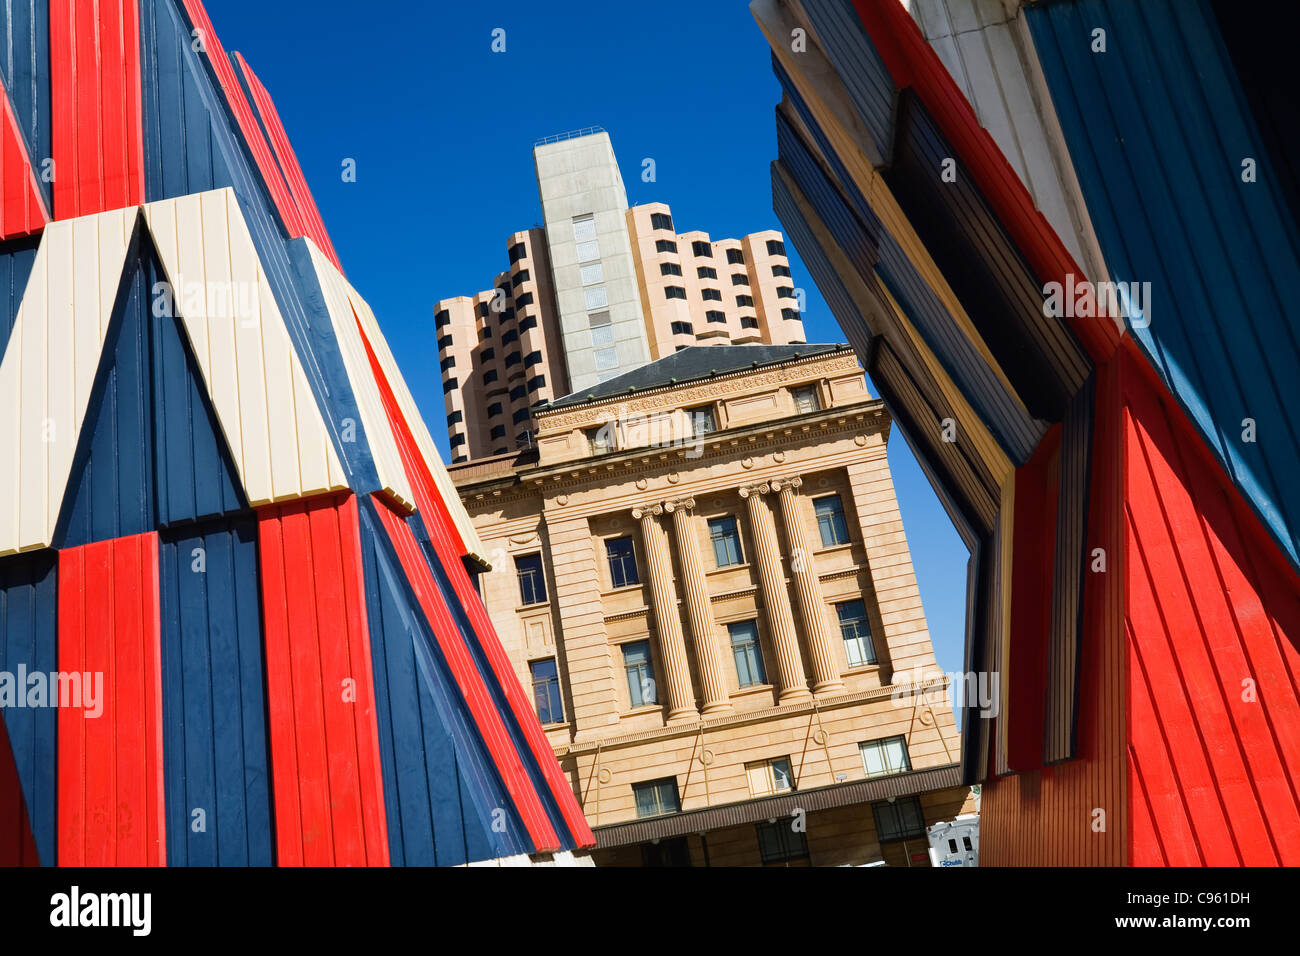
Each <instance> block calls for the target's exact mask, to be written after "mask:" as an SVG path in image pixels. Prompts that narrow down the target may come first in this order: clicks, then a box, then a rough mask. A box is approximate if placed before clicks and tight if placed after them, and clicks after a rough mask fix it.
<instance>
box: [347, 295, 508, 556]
mask: <svg viewBox="0 0 1300 956" xmlns="http://www.w3.org/2000/svg"><path fill="white" fill-rule="evenodd" d="M348 299H349V301H351V303H352V307H353V308H354V309H355V310H356V314H357V318H358V319H360V320H361V327H362V329H364V330H365V333H366V338H367V339H369V340H370V346H371V348H373V349H374V350H375V357H376V358H377V359H379V366H380V368H382V369H383V370H384V375H385V376H386V377H387V378H388V384H389V386H390V387H391V388H392V390H393V396H394V397H395V398H396V399H397V404H398V407H399V408H401V410H402V415H403V416H404V417H405V418H406V424H407V425H408V426H409V427H410V429H411V434H412V435H414V436H415V443H416V445H418V446H419V449H420V454H422V455H423V456H424V461H425V464H427V465H428V466H429V472H430V473H431V474H432V475H433V480H434V482H435V483H436V484H437V486H438V492H439V494H441V495H442V500H443V502H444V504H445V506H446V508H447V512H448V513H449V514H450V515H451V519H452V521H454V522H455V523H456V529H457V530H458V531H459V532H460V539H461V541H463V542H464V543H465V551H466V553H467V554H469V555H470V557H472V558H474V559H475V560H477V561H480V562H482V563H483V564H490V562H489V561H488V559H487V556H488V550H487V548H486V547H485V546H484V545H483V541H482V539H480V538H479V534H478V531H477V530H476V529H475V528H474V523H473V522H472V521H471V520H470V517H469V513H468V512H467V511H466V510H465V505H464V504H463V503H462V502H461V500H460V493H459V492H458V491H456V486H455V485H453V484H452V483H451V477H450V476H449V475H448V474H447V469H446V467H445V466H444V465H443V463H442V456H441V455H439V454H438V449H437V448H436V447H435V446H434V444H433V436H431V435H430V434H429V428H428V426H427V425H425V424H424V417H423V416H422V415H421V414H420V409H419V406H418V405H416V404H415V399H414V398H413V397H412V396H411V392H410V389H408V388H407V387H406V379H404V378H402V373H401V371H400V370H399V369H398V367H397V361H396V360H395V359H394V358H393V353H392V352H391V351H390V350H389V348H388V341H387V339H385V338H384V333H383V332H381V331H380V330H379V322H378V320H377V319H376V318H375V313H374V312H373V311H372V310H371V308H370V306H369V305H368V304H367V303H366V300H365V299H363V298H361V296H359V295H357V293H356V290H355V289H354V290H352V291H351V292H350V293H349V295H348Z"/></svg>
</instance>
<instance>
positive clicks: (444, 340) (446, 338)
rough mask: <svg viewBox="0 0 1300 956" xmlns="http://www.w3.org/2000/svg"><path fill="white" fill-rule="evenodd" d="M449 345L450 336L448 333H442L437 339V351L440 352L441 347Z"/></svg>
mask: <svg viewBox="0 0 1300 956" xmlns="http://www.w3.org/2000/svg"><path fill="white" fill-rule="evenodd" d="M450 347H451V336H450V335H444V336H443V337H442V338H440V339H438V351H439V352H441V351H442V350H443V349H445V348H450Z"/></svg>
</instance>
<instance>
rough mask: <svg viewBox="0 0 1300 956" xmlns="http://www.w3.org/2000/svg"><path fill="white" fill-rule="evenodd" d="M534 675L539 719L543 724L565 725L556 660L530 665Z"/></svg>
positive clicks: (534, 691)
mask: <svg viewBox="0 0 1300 956" xmlns="http://www.w3.org/2000/svg"><path fill="white" fill-rule="evenodd" d="M528 668H529V670H531V671H532V673H533V700H534V701H536V703H537V719H538V720H540V721H541V722H542V723H543V724H562V723H564V702H563V701H562V700H561V699H560V672H559V668H558V667H556V665H555V658H554V657H548V658H546V660H543V661H533V662H532V663H531V664H529V665H528Z"/></svg>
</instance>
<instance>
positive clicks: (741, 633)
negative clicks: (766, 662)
mask: <svg viewBox="0 0 1300 956" xmlns="http://www.w3.org/2000/svg"><path fill="white" fill-rule="evenodd" d="M727 633H728V634H730V635H731V653H732V656H733V657H735V659H736V677H737V679H739V681H740V686H741V687H757V686H758V685H760V684H766V683H767V674H766V672H765V671H764V670H763V652H762V650H761V649H760V648H759V646H758V623H757V622H755V621H740V622H738V623H736V624H728V625H727Z"/></svg>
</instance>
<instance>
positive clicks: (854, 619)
mask: <svg viewBox="0 0 1300 956" xmlns="http://www.w3.org/2000/svg"><path fill="white" fill-rule="evenodd" d="M835 613H836V615H837V616H838V618H839V622H840V636H841V637H842V638H843V639H844V654H845V656H846V657H847V658H848V661H849V666H850V667H863V666H865V665H867V664H874V663H876V651H875V648H874V647H873V646H872V644H871V630H870V628H868V626H867V609H866V606H865V605H864V604H863V603H862V602H861V601H845V602H844V603H843V604H837V605H835Z"/></svg>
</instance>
